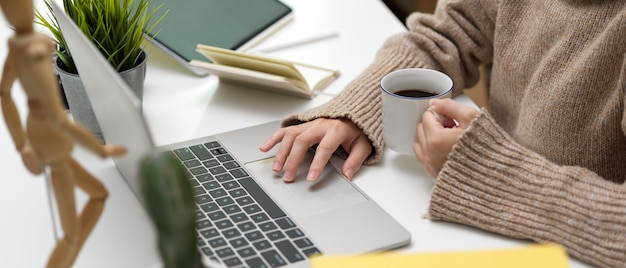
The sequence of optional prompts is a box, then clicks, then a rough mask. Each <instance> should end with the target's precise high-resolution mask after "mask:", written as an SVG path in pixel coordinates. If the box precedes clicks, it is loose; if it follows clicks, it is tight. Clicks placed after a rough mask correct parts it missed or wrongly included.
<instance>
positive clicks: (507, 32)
mask: <svg viewBox="0 0 626 268" xmlns="http://www.w3.org/2000/svg"><path fill="white" fill-rule="evenodd" d="M448 1H449V2H450V3H449V4H448V5H440V6H439V8H440V9H439V10H438V11H437V12H436V14H437V17H435V16H433V15H428V14H418V13H416V14H413V15H411V16H410V17H409V18H408V20H407V26H408V27H409V30H410V31H409V32H407V33H401V34H398V35H395V36H392V37H390V38H389V40H387V42H386V43H385V44H384V46H383V47H382V48H381V49H380V50H379V52H378V53H377V55H376V58H375V60H374V62H373V63H372V64H371V66H369V67H368V68H367V69H366V70H365V71H364V72H363V73H362V74H361V75H360V76H359V77H357V78H356V79H355V80H353V81H352V82H351V83H350V84H349V85H348V86H347V87H346V88H345V90H344V91H342V93H341V94H339V95H338V96H337V97H336V98H334V99H333V100H332V101H330V102H329V103H327V104H326V105H323V106H321V107H319V108H316V109H312V110H309V111H306V112H303V113H299V114H295V115H291V116H289V117H287V118H286V119H285V120H284V121H283V124H284V125H293V124H298V123H301V122H305V121H310V120H313V119H315V118H319V117H328V118H348V119H350V120H352V121H353V122H354V123H355V124H356V125H358V126H359V127H360V128H361V129H362V130H363V131H364V133H365V134H366V135H367V136H368V137H369V138H370V140H371V141H372V146H373V148H374V152H373V153H372V155H371V156H370V157H369V158H368V159H367V160H366V163H368V164H371V163H375V162H378V161H379V160H380V158H381V156H382V148H383V140H382V136H381V110H380V108H381V106H380V105H381V103H380V90H379V80H380V78H381V77H382V76H383V75H384V74H386V73H389V72H390V71H392V70H395V69H399V68H406V67H426V68H432V69H437V70H441V71H443V72H445V73H447V74H449V75H450V76H451V77H452V78H453V80H454V83H455V90H457V92H459V91H460V90H461V89H463V88H465V87H469V86H472V85H474V84H475V83H476V82H477V80H478V77H479V71H478V65H479V64H480V63H486V64H492V65H493V71H492V73H491V81H490V102H489V105H490V110H489V112H486V111H483V112H481V114H480V115H479V116H478V117H477V118H476V119H475V120H474V122H473V123H472V124H471V126H470V127H469V129H468V130H467V131H466V133H465V134H464V135H463V136H462V137H461V138H460V139H459V141H458V143H457V145H456V146H455V147H454V148H453V151H452V152H451V153H450V155H449V156H448V161H447V162H446V164H445V166H444V168H443V170H442V171H441V172H440V173H439V175H438V177H437V180H436V184H435V188H434V189H433V192H432V198H431V203H430V209H429V217H430V218H431V219H433V220H445V221H452V222H459V223H462V224H467V225H471V226H475V227H478V228H482V229H485V230H488V231H492V232H496V233H499V234H503V235H506V236H510V237H514V238H521V239H532V240H534V241H538V242H547V241H550V242H556V243H559V244H562V245H564V246H565V247H566V248H567V250H568V253H569V254H570V256H572V257H575V258H578V259H580V260H582V261H584V262H587V263H590V264H592V265H595V266H599V267H626V185H625V184H624V182H625V180H626V110H625V109H624V106H625V105H626V97H625V91H626V1H622V0H613V1H610V0H597V1H592V0H541V1H536V0H509V1H504V0H503V1H497V0H482V1H481V0H466V1H460V0H459V1H457V0H448ZM441 8H443V9H441ZM416 164H417V162H416Z"/></svg>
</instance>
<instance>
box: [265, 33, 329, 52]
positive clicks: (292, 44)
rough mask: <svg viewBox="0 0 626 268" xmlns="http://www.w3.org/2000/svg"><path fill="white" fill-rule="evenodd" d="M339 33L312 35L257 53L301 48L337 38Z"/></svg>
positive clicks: (269, 47) (266, 48)
mask: <svg viewBox="0 0 626 268" xmlns="http://www.w3.org/2000/svg"><path fill="white" fill-rule="evenodd" d="M338 35H339V33H338V32H325V33H320V34H316V35H312V36H308V37H305V38H302V39H299V40H294V41H289V42H286V43H283V44H278V45H273V46H268V47H265V48H261V49H259V50H257V52H263V53H265V52H271V51H276V50H281V49H285V48H291V47H295V46H301V45H306V44H310V43H313V42H318V41H322V40H325V39H330V38H333V37H336V36H338Z"/></svg>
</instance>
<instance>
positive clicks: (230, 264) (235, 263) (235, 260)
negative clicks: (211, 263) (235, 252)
mask: <svg viewBox="0 0 626 268" xmlns="http://www.w3.org/2000/svg"><path fill="white" fill-rule="evenodd" d="M242 264H243V263H242V262H241V260H240V259H239V258H237V257H232V258H230V259H226V260H224V265H226V266H227V267H235V266H239V265H242Z"/></svg>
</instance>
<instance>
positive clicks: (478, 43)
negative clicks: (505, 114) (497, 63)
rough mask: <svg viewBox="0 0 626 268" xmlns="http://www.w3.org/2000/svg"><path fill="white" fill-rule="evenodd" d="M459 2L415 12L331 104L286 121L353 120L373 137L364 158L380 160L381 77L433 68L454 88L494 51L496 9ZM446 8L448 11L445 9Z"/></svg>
mask: <svg viewBox="0 0 626 268" xmlns="http://www.w3.org/2000/svg"><path fill="white" fill-rule="evenodd" d="M449 2H455V3H454V4H455V6H454V7H448V5H440V6H442V7H443V8H445V10H444V11H443V13H445V14H442V13H441V12H438V14H440V15H438V16H437V17H435V16H434V15H432V14H423V13H414V14H412V15H411V16H410V17H409V19H408V22H407V25H408V27H409V29H410V31H408V32H405V33H399V34H396V35H393V36H391V37H390V38H389V39H388V40H386V41H385V43H384V44H383V47H382V48H381V49H380V50H379V51H378V52H377V53H376V55H375V57H374V61H373V62H372V63H371V64H370V65H369V66H368V67H367V68H366V69H365V70H364V71H363V72H362V73H361V74H360V75H359V76H357V77H356V78H355V79H354V80H352V82H351V83H349V84H348V85H347V86H346V87H345V88H344V90H343V91H342V92H341V93H340V94H339V95H337V96H336V97H335V98H333V99H332V100H331V101H329V102H328V103H327V104H325V105H323V106H320V107H317V108H314V109H312V110H308V111H305V112H302V113H297V114H292V115H289V116H287V117H286V118H284V120H283V122H282V125H283V126H289V125H296V124H301V123H303V122H307V121H311V120H314V119H317V118H343V119H349V120H351V121H352V122H353V123H354V124H355V125H357V126H358V127H359V128H361V129H362V130H363V132H364V133H365V134H366V135H367V137H368V138H369V139H370V141H371V142H372V147H373V148H374V150H373V153H372V155H370V156H369V157H368V159H366V161H365V163H366V164H371V163H375V162H378V161H379V160H380V158H381V154H382V151H383V145H384V144H383V138H382V122H381V118H382V111H381V103H380V102H381V93H380V84H379V83H380V79H381V78H382V77H383V76H384V75H385V74H387V73H390V72H392V71H394V70H398V69H402V68H429V69H435V70H439V71H442V72H444V73H446V74H448V75H449V76H450V77H451V78H452V80H453V83H454V93H453V94H459V93H460V92H462V90H463V89H464V88H465V87H466V86H471V85H472V84H474V83H476V82H477V81H478V79H479V77H480V73H479V70H478V64H479V63H481V62H489V61H490V60H491V56H492V54H491V53H492V49H491V46H490V44H491V40H492V38H491V37H492V35H493V18H492V17H493V16H495V15H494V14H493V13H494V12H488V11H490V10H489V9H487V10H485V9H484V8H483V6H481V5H474V4H469V3H468V4H465V5H464V6H463V5H461V4H459V3H464V2H466V1H452V0H449ZM446 14H448V15H446ZM344 153H345V152H344Z"/></svg>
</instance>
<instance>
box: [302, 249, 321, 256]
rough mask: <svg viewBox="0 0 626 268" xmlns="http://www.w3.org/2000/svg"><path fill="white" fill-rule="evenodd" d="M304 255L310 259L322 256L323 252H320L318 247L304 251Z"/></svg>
mask: <svg viewBox="0 0 626 268" xmlns="http://www.w3.org/2000/svg"><path fill="white" fill-rule="evenodd" d="M302 253H304V255H307V256H309V257H311V256H313V255H320V254H322V252H320V251H319V250H318V249H317V248H316V247H312V248H307V249H303V250H302Z"/></svg>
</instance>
